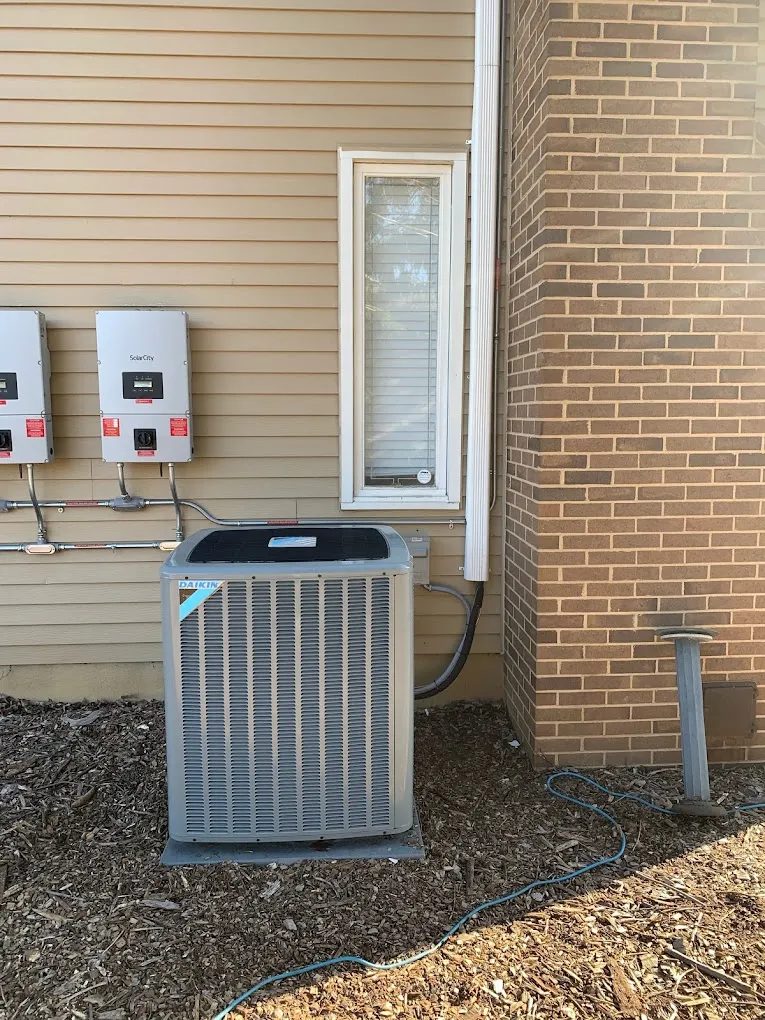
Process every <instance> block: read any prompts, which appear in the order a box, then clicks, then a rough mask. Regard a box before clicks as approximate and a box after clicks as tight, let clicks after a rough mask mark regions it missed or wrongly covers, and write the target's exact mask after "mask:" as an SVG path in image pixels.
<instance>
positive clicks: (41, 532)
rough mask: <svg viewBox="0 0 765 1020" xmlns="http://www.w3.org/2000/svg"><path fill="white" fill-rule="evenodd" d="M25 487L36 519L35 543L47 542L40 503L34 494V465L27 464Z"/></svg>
mask: <svg viewBox="0 0 765 1020" xmlns="http://www.w3.org/2000/svg"><path fill="white" fill-rule="evenodd" d="M27 487H28V489H29V501H30V503H31V504H32V506H33V507H34V511H35V517H36V518H37V541H38V542H47V541H48V535H47V532H46V530H45V521H44V519H43V515H42V511H41V510H40V503H39V501H38V499H37V493H36V492H35V466H34V464H27Z"/></svg>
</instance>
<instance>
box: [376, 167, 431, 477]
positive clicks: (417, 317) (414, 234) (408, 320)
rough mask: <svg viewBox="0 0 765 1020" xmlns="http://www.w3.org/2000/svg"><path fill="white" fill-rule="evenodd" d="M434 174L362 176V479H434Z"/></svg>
mask: <svg viewBox="0 0 765 1020" xmlns="http://www.w3.org/2000/svg"><path fill="white" fill-rule="evenodd" d="M440 183H441V182H440V180H439V178H437V177H371V176H366V177H364V267H363V268H364V283H363V287H364V481H365V483H366V484H368V485H409V486H417V485H433V484H434V483H435V477H436V442H437V430H436V420H437V383H438V327H439V286H438V278H439V237H440V222H439V221H440V219H441V215H440V190H441V189H440Z"/></svg>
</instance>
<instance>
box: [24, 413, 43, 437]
mask: <svg viewBox="0 0 765 1020" xmlns="http://www.w3.org/2000/svg"><path fill="white" fill-rule="evenodd" d="M44 438H45V419H44V418H27V439H44Z"/></svg>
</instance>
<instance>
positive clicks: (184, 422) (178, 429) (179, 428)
mask: <svg viewBox="0 0 765 1020" xmlns="http://www.w3.org/2000/svg"><path fill="white" fill-rule="evenodd" d="M188 434H189V420H188V418H171V419H170V435H171V436H187V435H188Z"/></svg>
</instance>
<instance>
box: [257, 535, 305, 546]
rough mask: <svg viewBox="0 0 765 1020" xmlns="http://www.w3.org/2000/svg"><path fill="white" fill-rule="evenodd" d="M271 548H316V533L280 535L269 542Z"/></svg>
mask: <svg viewBox="0 0 765 1020" xmlns="http://www.w3.org/2000/svg"><path fill="white" fill-rule="evenodd" d="M268 548H269V549H315V548H316V535H280V536H278V537H274V538H272V539H271V540H270V541H269V543H268Z"/></svg>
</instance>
